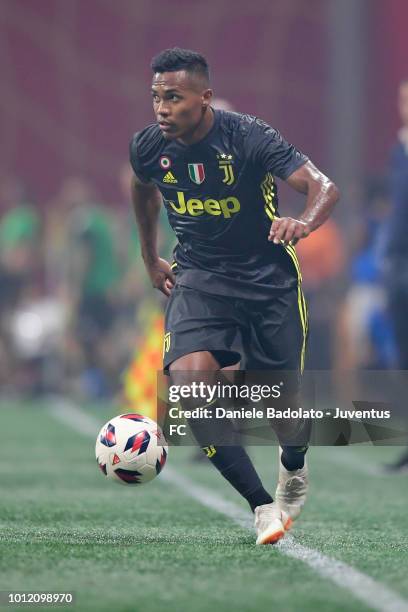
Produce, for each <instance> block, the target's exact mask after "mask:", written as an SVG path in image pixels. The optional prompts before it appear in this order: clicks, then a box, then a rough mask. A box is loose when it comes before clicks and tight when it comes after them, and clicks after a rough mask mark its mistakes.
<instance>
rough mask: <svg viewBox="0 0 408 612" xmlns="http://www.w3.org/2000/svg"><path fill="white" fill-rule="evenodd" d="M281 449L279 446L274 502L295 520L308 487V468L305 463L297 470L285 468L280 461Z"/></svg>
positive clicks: (304, 499)
mask: <svg viewBox="0 0 408 612" xmlns="http://www.w3.org/2000/svg"><path fill="white" fill-rule="evenodd" d="M281 455H282V449H281V448H280V447H279V482H278V486H277V487H276V493H275V502H276V504H277V505H278V506H279V508H280V509H281V510H282V511H284V512H286V513H287V514H288V515H289V516H290V518H291V519H292V521H295V520H296V519H297V518H298V516H299V514H300V513H301V511H302V507H303V505H304V503H305V501H306V496H307V490H308V488H309V470H308V467H307V463H306V457H305V465H304V466H303V467H302V468H300V469H298V470H291V471H289V470H287V469H286V468H285V466H284V465H282V461H281Z"/></svg>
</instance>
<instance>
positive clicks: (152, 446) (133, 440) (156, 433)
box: [95, 413, 168, 485]
mask: <svg viewBox="0 0 408 612" xmlns="http://www.w3.org/2000/svg"><path fill="white" fill-rule="evenodd" d="M167 454H168V446H167V443H166V440H165V437H164V435H163V432H162V430H161V429H160V427H159V426H158V425H157V423H156V422H155V421H153V420H152V419H149V417H146V416H143V415H142V414H136V413H129V414H120V415H119V416H116V417H114V418H113V419H110V421H108V422H107V423H105V425H104V426H103V427H102V429H101V431H100V432H99V434H98V437H97V438H96V446H95V455H96V461H97V462H98V466H99V468H100V469H101V471H102V473H103V474H105V476H106V477H107V478H110V479H112V480H115V481H116V482H119V483H121V484H131V485H138V484H144V483H145V482H149V481H150V480H153V478H155V477H156V476H157V475H158V474H160V472H161V471H162V469H163V467H164V464H165V463H166V459H167Z"/></svg>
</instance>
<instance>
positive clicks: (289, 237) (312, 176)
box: [268, 161, 340, 244]
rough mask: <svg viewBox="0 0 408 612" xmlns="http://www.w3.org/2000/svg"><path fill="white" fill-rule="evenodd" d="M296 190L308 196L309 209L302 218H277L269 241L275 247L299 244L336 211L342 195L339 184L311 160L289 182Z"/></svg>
mask: <svg viewBox="0 0 408 612" xmlns="http://www.w3.org/2000/svg"><path fill="white" fill-rule="evenodd" d="M286 182H287V184H288V185H290V186H291V187H292V188H293V189H295V190H296V191H299V192H300V193H304V194H305V195H306V196H307V200H306V208H305V210H304V212H303V213H302V214H301V216H300V217H299V218H298V219H293V218H292V217H281V218H279V219H275V221H274V222H273V223H272V226H271V229H270V232H269V237H268V240H269V241H273V242H274V243H275V244H279V243H280V242H283V243H285V244H289V243H290V244H296V243H297V242H298V241H299V240H300V239H301V238H307V236H309V234H310V233H311V232H313V231H314V230H316V229H317V228H318V227H320V226H321V225H322V224H323V223H324V222H325V221H326V219H328V217H329V216H330V214H331V213H332V211H333V208H334V206H335V205H336V202H337V201H338V199H339V195H340V192H339V190H338V188H337V187H336V185H335V184H334V183H333V181H331V180H330V179H329V178H328V177H327V176H325V175H324V174H323V173H322V172H320V170H319V169H318V168H316V166H315V165H313V164H312V162H311V161H308V162H306V163H305V164H304V165H303V166H301V167H300V168H299V169H298V170H296V171H295V172H293V173H292V174H291V175H290V176H289V177H288V178H287V180H286Z"/></svg>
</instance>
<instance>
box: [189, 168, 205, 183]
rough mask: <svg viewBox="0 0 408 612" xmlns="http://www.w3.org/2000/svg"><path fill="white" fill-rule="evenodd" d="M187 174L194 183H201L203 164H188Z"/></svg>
mask: <svg viewBox="0 0 408 612" xmlns="http://www.w3.org/2000/svg"><path fill="white" fill-rule="evenodd" d="M188 175H189V177H190V178H191V180H192V181H193V183H195V184H196V185H201V183H202V182H203V181H204V179H205V172H204V164H188Z"/></svg>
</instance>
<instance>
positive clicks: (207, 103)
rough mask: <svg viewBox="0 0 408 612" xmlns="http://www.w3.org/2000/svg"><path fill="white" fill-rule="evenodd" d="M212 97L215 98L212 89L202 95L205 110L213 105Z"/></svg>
mask: <svg viewBox="0 0 408 612" xmlns="http://www.w3.org/2000/svg"><path fill="white" fill-rule="evenodd" d="M212 96H213V92H212V89H205V90H204V91H203V93H202V102H201V104H202V107H203V108H207V106H210V104H211V100H212Z"/></svg>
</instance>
